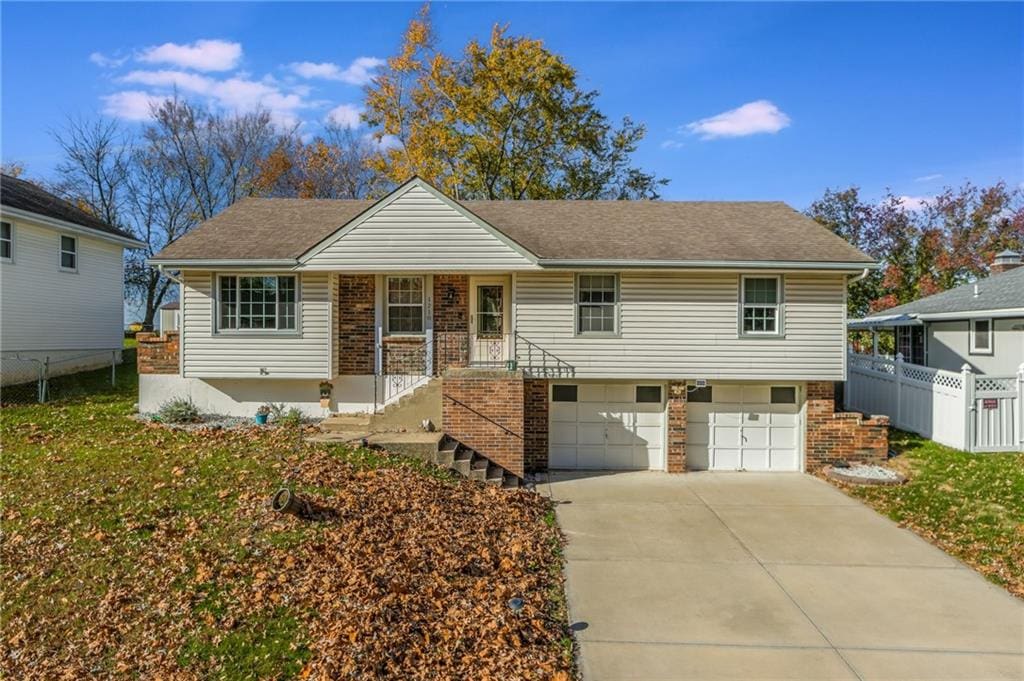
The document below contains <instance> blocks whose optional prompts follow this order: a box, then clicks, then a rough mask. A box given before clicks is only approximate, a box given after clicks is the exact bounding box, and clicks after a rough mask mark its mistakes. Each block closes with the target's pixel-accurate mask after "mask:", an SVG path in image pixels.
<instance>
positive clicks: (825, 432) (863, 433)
mask: <svg viewBox="0 0 1024 681" xmlns="http://www.w3.org/2000/svg"><path fill="white" fill-rule="evenodd" d="M888 451H889V417H887V416H872V417H870V418H865V417H863V416H862V415H861V414H858V413H856V412H836V410H835V390H834V385H833V383H832V382H831V381H813V382H808V384H807V440H806V446H805V452H806V459H807V466H806V468H807V471H808V472H812V471H816V470H818V469H820V468H822V467H823V466H826V465H828V464H830V463H834V462H836V461H847V462H849V463H882V462H883V461H885V459H886V455H887V454H888Z"/></svg>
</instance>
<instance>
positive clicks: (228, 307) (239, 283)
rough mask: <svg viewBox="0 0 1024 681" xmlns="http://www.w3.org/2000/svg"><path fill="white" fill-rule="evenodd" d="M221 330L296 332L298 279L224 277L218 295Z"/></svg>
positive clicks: (287, 277)
mask: <svg viewBox="0 0 1024 681" xmlns="http://www.w3.org/2000/svg"><path fill="white" fill-rule="evenodd" d="M218 294H219V295H218V313H217V319H218V320H219V324H218V328H219V329H221V330H228V331H250V330H262V331H294V330H295V328H296V310H297V291H296V281H295V275H287V276H261V275H256V276H242V275H239V276H235V275H222V276H221V277H220V283H219V291H218Z"/></svg>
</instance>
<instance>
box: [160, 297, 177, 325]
mask: <svg viewBox="0 0 1024 681" xmlns="http://www.w3.org/2000/svg"><path fill="white" fill-rule="evenodd" d="M180 308H181V306H180V305H179V304H178V301H177V300H175V301H173V302H170V303H164V304H163V305H161V306H160V321H159V324H160V326H159V327H158V328H159V329H160V333H167V332H168V331H177V330H178V327H179V326H181V309H180Z"/></svg>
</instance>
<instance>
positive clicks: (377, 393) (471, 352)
mask: <svg viewBox="0 0 1024 681" xmlns="http://www.w3.org/2000/svg"><path fill="white" fill-rule="evenodd" d="M151 263H152V264H153V265H154V266H157V267H160V268H161V269H162V270H163V271H164V272H166V273H168V274H169V275H170V276H172V277H174V278H175V279H176V280H177V281H179V282H180V288H181V292H180V296H179V300H180V305H181V309H180V319H181V327H180V336H178V335H175V334H171V335H170V336H169V337H168V338H166V339H158V338H152V337H149V336H142V337H141V338H140V343H139V347H140V354H139V357H140V370H141V373H140V377H139V379H140V384H139V401H140V409H142V410H143V411H152V410H155V409H157V408H158V407H159V405H160V404H161V403H162V402H164V401H166V400H168V399H170V398H172V397H184V396H188V397H190V398H191V399H192V400H193V401H195V402H196V404H197V405H198V406H199V407H200V408H201V409H204V410H207V411H214V412H219V413H230V414H239V415H251V414H253V413H254V412H255V410H256V408H257V407H259V406H260V405H262V404H265V403H268V402H275V403H285V404H286V405H289V406H294V407H296V408H299V409H301V410H303V411H305V412H306V413H307V414H310V415H314V416H326V415H329V414H347V415H352V417H351V418H352V420H351V421H350V422H351V423H356V422H358V419H357V418H356V415H358V413H360V412H362V413H364V414H366V413H374V412H378V411H380V410H381V409H382V407H384V406H385V405H388V404H398V402H397V400H398V399H399V398H401V397H402V396H403V395H404V394H406V393H409V392H415V391H416V390H418V388H419V387H420V386H425V385H426V384H428V383H433V385H435V386H436V385H437V383H436V382H434V381H432V380H431V378H432V377H435V376H439V375H441V374H442V373H443V374H444V376H443V379H442V381H443V383H442V386H443V389H442V390H441V391H438V396H439V397H438V400H439V401H440V400H441V399H443V411H444V415H443V419H444V423H443V424H441V426H442V428H443V429H444V431H445V432H446V433H449V434H453V435H454V434H459V433H462V435H461V436H460V438H459V439H461V440H462V441H467V440H468V441H470V442H474V441H475V442H476V447H475V448H476V450H477V451H478V452H481V451H482V452H483V454H485V455H487V456H488V457H491V458H492V460H495V461H501V465H503V466H504V467H505V468H507V469H508V470H510V471H513V472H514V473H515V474H517V475H519V474H522V471H523V470H524V469H531V468H543V467H545V466H547V465H551V466H552V467H557V468H640V469H654V470H669V471H681V470H685V469H688V468H690V469H708V468H709V469H720V470H737V469H746V470H771V471H787V470H788V471H797V470H804V469H805V468H813V467H816V466H819V465H821V463H822V461H823V459H824V457H825V456H826V455H833V454H835V453H836V452H835V451H834V450H827V448H826V447H824V445H821V444H819V443H821V442H824V440H825V438H824V436H823V435H822V434H823V433H825V432H826V430H828V429H829V428H832V429H833V430H835V429H837V428H846V427H847V424H848V425H849V428H854V427H856V426H857V424H858V422H857V420H856V419H855V418H852V419H851V418H846V419H836V420H835V421H834V422H833V421H832V413H833V410H832V408H831V407H832V399H833V389H832V388H833V382H834V381H842V380H844V379H845V377H846V364H845V361H846V351H845V348H846V345H845V338H846V288H847V284H848V283H849V282H850V281H851V280H852V279H853V278H856V277H859V276H862V275H864V274H866V272H867V270H868V269H869V268H873V267H875V266H876V264H875V262H874V261H873V260H872V259H871V258H870V257H868V256H866V255H865V254H863V253H861V252H860V251H858V250H857V249H855V248H854V247H852V246H851V245H850V244H848V243H847V242H845V241H844V240H843V239H841V238H839V237H838V236H836V235H835V234H833V233H831V232H829V231H828V230H827V229H825V228H823V227H822V226H820V225H819V224H817V223H816V222H814V221H813V220H811V219H809V218H807V217H806V216H804V215H802V214H800V213H798V212H797V211H795V210H793V209H792V208H790V207H788V206H786V205H785V204H783V203H781V202H671V201H464V202H460V201H456V200H454V199H452V198H451V197H449V196H446V195H445V194H444V193H442V192H441V191H439V190H437V189H436V188H434V187H432V186H430V185H429V184H428V183H426V182H424V181H422V180H419V179H413V180H411V181H409V182H407V183H405V184H404V185H402V186H401V187H399V188H398V189H396V190H395V191H394V192H392V193H391V194H389V195H388V196H386V197H384V198H383V199H381V200H380V201H377V202H370V201H344V200H339V201H332V200H299V199H245V200H242V201H240V202H238V203H236V204H235V205H233V206H232V207H230V208H228V209H227V210H225V211H224V212H223V213H221V214H219V215H217V216H216V217H214V218H213V219H211V220H208V221H207V222H206V223H204V224H202V225H200V226H199V227H198V228H196V229H195V230H194V231H192V232H191V233H189V234H188V235H186V236H183V237H182V238H181V239H179V240H177V241H175V242H174V243H172V244H170V245H169V246H167V248H165V249H164V250H163V251H161V252H160V253H159V254H157V256H155V257H154V258H153V260H152V261H151ZM179 347H180V352H179ZM446 369H448V370H451V371H447V372H446V371H445V370H446ZM471 386H476V387H475V388H473V387H471ZM687 402H688V406H687ZM813 405H817V406H813ZM812 406H813V408H812ZM453 410H454V411H453ZM460 410H462V411H460ZM437 411H438V413H440V412H441V411H442V404H438V405H437ZM826 421H827V422H828V425H823V424H825V422H826ZM417 423H418V422H417ZM473 424H476V425H477V426H479V428H481V429H483V430H484V431H486V430H487V428H491V430H490V431H487V433H486V435H483V434H481V432H482V431H474V430H473V428H474V427H476V426H473ZM488 424H489V425H488ZM883 428H884V427H883ZM474 432H475V433H476V434H475V435H474V434H473V433H474ZM467 433H469V434H467ZM851 441H852V440H851ZM878 447H880V448H881V456H883V457H884V454H885V449H884V440H883V442H882V444H881V445H879V446H878ZM859 449H862V448H859ZM850 453H851V455H852V454H854V452H853V451H852V450H851V452H850Z"/></svg>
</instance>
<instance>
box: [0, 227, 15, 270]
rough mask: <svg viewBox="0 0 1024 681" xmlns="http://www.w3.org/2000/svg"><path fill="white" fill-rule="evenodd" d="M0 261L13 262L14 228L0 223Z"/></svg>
mask: <svg viewBox="0 0 1024 681" xmlns="http://www.w3.org/2000/svg"><path fill="white" fill-rule="evenodd" d="M0 260H6V261H7V262H10V261H12V260H14V226H13V225H11V223H9V222H0Z"/></svg>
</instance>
